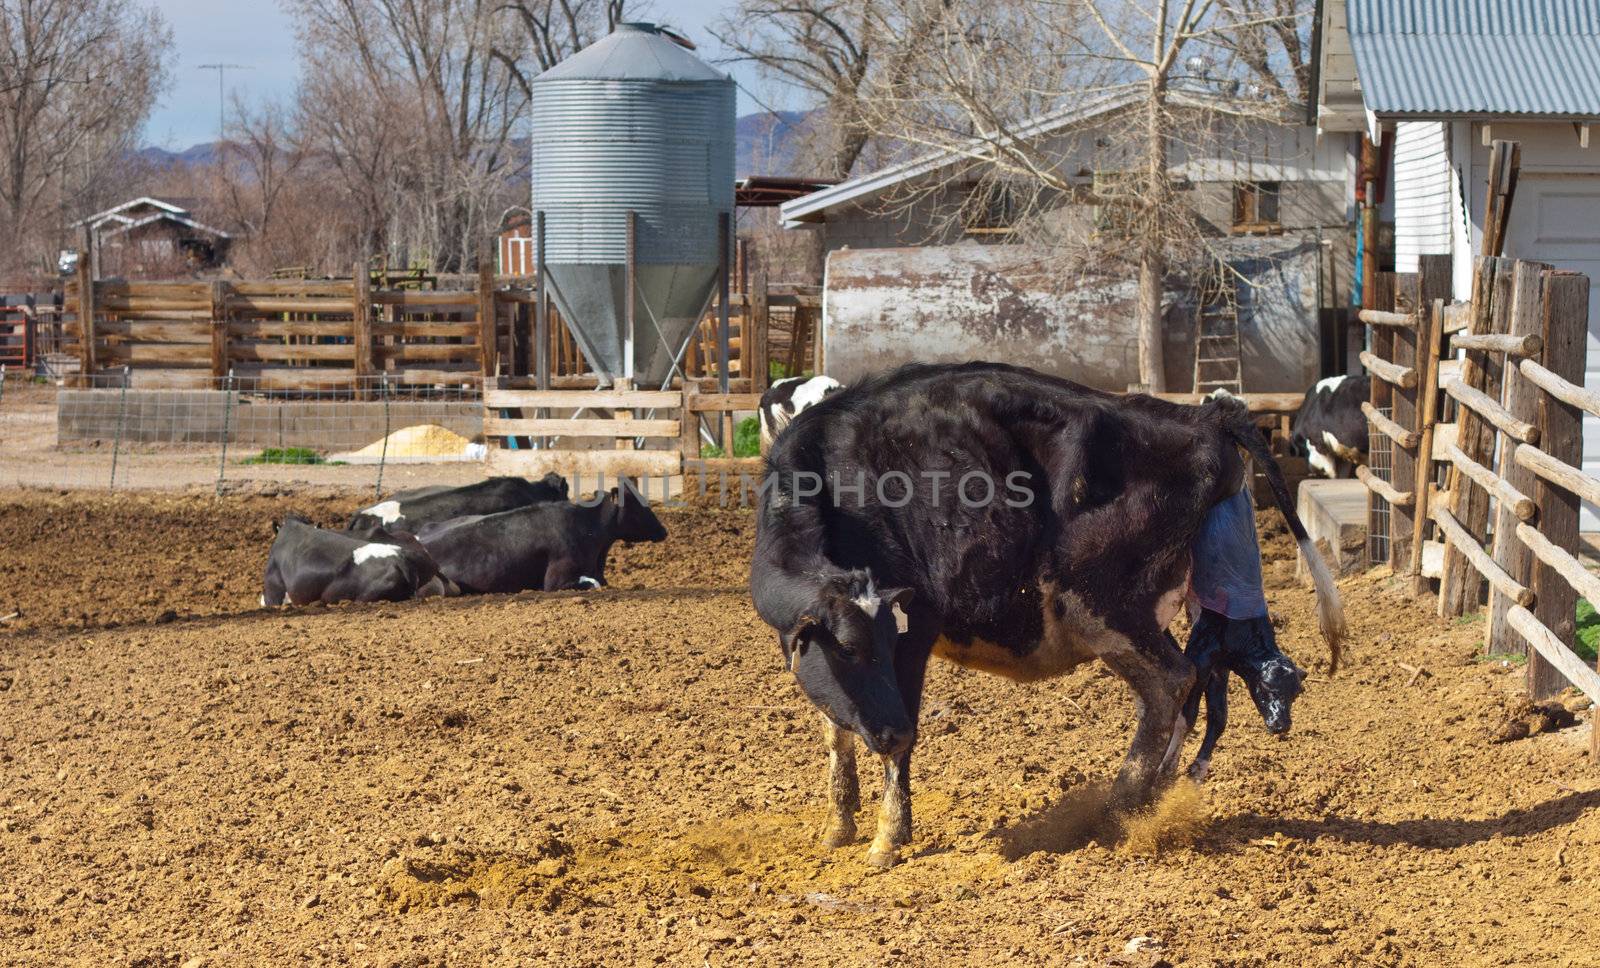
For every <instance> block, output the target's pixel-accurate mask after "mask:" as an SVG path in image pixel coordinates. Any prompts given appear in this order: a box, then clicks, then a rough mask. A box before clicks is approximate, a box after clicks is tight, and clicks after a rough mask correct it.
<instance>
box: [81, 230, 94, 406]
mask: <svg viewBox="0 0 1600 968" xmlns="http://www.w3.org/2000/svg"><path fill="white" fill-rule="evenodd" d="M94 314H95V301H94V268H93V267H92V266H91V265H90V263H89V253H88V252H79V253H78V369H79V370H80V371H81V375H80V376H79V377H78V382H79V384H80V385H81V386H86V387H93V386H94V374H95V370H96V366H95V346H94V341H95V331H94Z"/></svg>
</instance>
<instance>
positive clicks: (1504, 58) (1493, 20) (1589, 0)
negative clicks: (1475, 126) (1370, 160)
mask: <svg viewBox="0 0 1600 968" xmlns="http://www.w3.org/2000/svg"><path fill="white" fill-rule="evenodd" d="M1347 3H1348V6H1347V10H1348V21H1347V23H1348V27H1349V35H1350V46H1351V48H1352V50H1353V51H1354V53H1355V59H1356V68H1357V71H1358V72H1359V76H1360V79H1361V93H1362V97H1363V100H1364V101H1365V102H1366V109H1367V110H1368V111H1370V112H1371V113H1372V114H1374V115H1377V116H1379V117H1413V118H1425V117H1426V118H1441V117H1463V116H1467V117H1470V116H1484V117H1489V116H1494V117H1499V116H1505V115H1529V116H1538V117H1547V118H1555V119H1566V118H1587V117H1600V5H1597V4H1595V3H1594V2H1593V0H1347Z"/></svg>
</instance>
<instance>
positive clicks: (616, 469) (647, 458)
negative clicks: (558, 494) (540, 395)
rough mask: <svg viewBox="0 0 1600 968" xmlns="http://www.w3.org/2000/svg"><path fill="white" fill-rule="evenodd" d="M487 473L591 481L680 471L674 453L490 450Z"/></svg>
mask: <svg viewBox="0 0 1600 968" xmlns="http://www.w3.org/2000/svg"><path fill="white" fill-rule="evenodd" d="M488 463H489V471H490V473H493V474H517V475H521V476H523V477H540V476H542V475H544V474H549V473H552V472H553V473H556V474H561V475H563V476H566V477H573V476H581V477H583V478H586V479H588V480H594V479H595V478H596V477H598V476H600V475H604V476H606V477H609V478H612V479H615V478H618V477H671V476H675V475H678V474H681V473H682V472H683V459H682V457H681V456H680V455H679V454H678V452H677V450H554V449H550V450H501V449H498V448H490V450H489V457H488Z"/></svg>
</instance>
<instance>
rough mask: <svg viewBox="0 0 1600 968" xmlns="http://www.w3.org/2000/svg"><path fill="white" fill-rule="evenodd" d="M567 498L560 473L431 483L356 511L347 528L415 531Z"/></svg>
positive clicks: (564, 484) (564, 483)
mask: <svg viewBox="0 0 1600 968" xmlns="http://www.w3.org/2000/svg"><path fill="white" fill-rule="evenodd" d="M566 499H567V479H566V478H564V477H562V476H561V475H560V474H546V475H545V476H544V478H543V479H542V480H537V481H530V480H527V479H525V478H521V477H491V478H488V479H487V480H482V481H479V482H477V483H476V484H467V485H464V486H462V487H442V486H434V487H422V488H418V489H416V490H414V491H401V492H400V493H399V494H395V495H393V496H391V497H389V498H388V499H387V500H383V501H379V502H378V503H377V504H374V505H372V506H371V507H369V508H362V509H361V510H360V511H357V512H356V513H355V516H354V517H352V518H351V519H350V524H349V530H352V531H354V530H358V529H360V528H365V527H372V526H379V527H384V528H388V529H390V530H401V531H409V532H411V533H413V534H415V533H416V531H417V529H418V528H421V527H422V526H423V525H424V524H432V523H435V522H439V521H448V520H450V519H451V518H460V517H465V516H467V515H469V514H495V513H497V512H500V511H509V510H511V509H512V508H520V507H525V506H527V505H529V504H539V503H541V502H544V501H565V500H566Z"/></svg>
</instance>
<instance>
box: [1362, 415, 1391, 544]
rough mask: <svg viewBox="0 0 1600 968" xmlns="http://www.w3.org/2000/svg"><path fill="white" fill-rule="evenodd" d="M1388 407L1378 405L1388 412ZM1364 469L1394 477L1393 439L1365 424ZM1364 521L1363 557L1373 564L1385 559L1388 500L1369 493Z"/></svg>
mask: <svg viewBox="0 0 1600 968" xmlns="http://www.w3.org/2000/svg"><path fill="white" fill-rule="evenodd" d="M1390 410H1391V408H1389V407H1379V408H1378V412H1379V413H1381V414H1383V415H1384V416H1385V417H1387V416H1389V414H1390ZM1367 469H1368V470H1370V471H1372V473H1373V474H1374V475H1376V476H1377V478H1378V479H1379V480H1381V481H1383V482H1385V483H1393V481H1394V443H1393V441H1391V440H1390V439H1389V436H1388V435H1387V434H1385V433H1383V432H1382V431H1380V430H1378V429H1377V427H1375V426H1373V425H1371V424H1369V425H1368V428H1367ZM1370 496H1371V501H1370V503H1369V504H1368V507H1369V508H1370V511H1369V519H1368V522H1367V560H1368V561H1370V562H1372V563H1373V564H1378V563H1379V562H1386V561H1388V560H1389V502H1388V501H1385V500H1384V499H1383V498H1382V497H1380V496H1379V495H1377V494H1375V493H1374V494H1371V495H1370Z"/></svg>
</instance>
